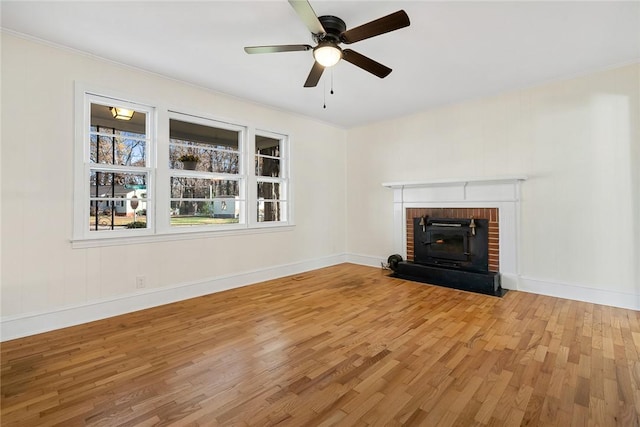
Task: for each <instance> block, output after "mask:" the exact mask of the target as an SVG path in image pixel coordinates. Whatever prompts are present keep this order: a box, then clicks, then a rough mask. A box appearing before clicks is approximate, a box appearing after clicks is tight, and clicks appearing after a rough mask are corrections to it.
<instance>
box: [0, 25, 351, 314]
mask: <svg viewBox="0 0 640 427" xmlns="http://www.w3.org/2000/svg"><path fill="white" fill-rule="evenodd" d="M74 81H80V82H83V83H85V84H88V85H92V86H94V87H95V86H97V87H104V88H108V89H113V90H116V91H117V92H119V93H123V94H129V95H130V96H131V97H132V98H133V99H141V100H142V101H147V100H150V101H151V102H154V101H156V100H157V101H158V102H162V103H164V104H168V105H171V106H172V107H173V108H177V109H181V110H182V111H184V112H187V113H189V112H195V113H199V114H202V113H204V114H209V115H211V116H213V117H218V118H222V119H227V120H230V121H232V122H236V123H239V124H249V125H255V126H259V127H260V128H262V129H267V130H269V129H271V130H274V131H279V132H287V133H289V134H290V136H291V157H292V158H293V163H292V166H291V167H292V170H291V172H292V183H293V197H294V203H295V204H294V209H295V218H296V226H295V227H294V228H293V230H292V231H284V232H273V233H264V234H245V235H234V236H226V237H221V236H215V235H212V236H211V237H210V238H200V239H193V240H182V241H171V242H158V243H149V244H139V245H128V246H119V247H102V248H91V249H72V247H71V243H70V238H71V236H72V213H73V194H72V191H73V162H72V161H73V144H74V139H73V138H74V103H73V101H74ZM344 150H345V131H344V130H342V129H338V128H335V127H332V126H328V125H326V124H322V123H319V122H316V121H312V120H309V119H306V118H302V117H300V116H296V115H292V114H286V113H283V112H279V111H276V110H273V109H270V108H266V107H262V106H258V105H256V104H252V103H249V102H244V101H241V100H238V99H234V98H231V97H228V96H224V95H220V94H217V93H214V92H210V91H206V90H202V89H200V88H197V87H194V86H189V85H186V84H182V83H179V82H176V81H172V80H169V79H165V78H162V77H159V76H155V75H152V74H149V73H145V72H141V71H137V70H133V69H131V68H127V67H122V66H119V65H116V64H113V63H109V62H105V61H102V60H98V59H93V58H91V57H89V56H85V55H80V54H77V53H74V52H71V51H67V50H60V49H57V48H53V47H50V46H46V45H43V44H39V43H34V42H31V41H26V40H23V39H20V38H16V37H13V36H11V35H7V34H3V35H2V233H1V235H2V237H1V238H2V276H1V277H2V316H3V317H5V316H11V315H20V314H23V313H33V312H46V311H51V310H56V309H59V308H60V307H65V306H69V305H71V306H73V305H83V304H86V303H91V302H93V301H98V300H102V299H105V298H114V297H118V296H127V295H131V294H132V293H135V292H136V291H137V290H136V289H135V277H136V276H137V275H146V276H147V281H148V285H147V288H148V289H147V291H149V290H153V289H154V288H162V287H166V286H175V285H180V284H183V283H192V282H197V281H206V280H209V279H214V278H217V277H225V276H233V275H235V274H239V273H246V272H247V271H259V270H261V269H267V268H270V267H274V266H281V265H288V264H293V263H304V262H306V261H308V260H317V259H320V258H323V257H330V256H333V255H340V256H344V252H345V249H346V246H345V245H346V243H345V240H346V238H345V236H346V230H345V219H344V218H345V215H346V210H345V209H346V208H345V199H346V196H345V184H344V183H345V158H346V155H345V152H344Z"/></svg>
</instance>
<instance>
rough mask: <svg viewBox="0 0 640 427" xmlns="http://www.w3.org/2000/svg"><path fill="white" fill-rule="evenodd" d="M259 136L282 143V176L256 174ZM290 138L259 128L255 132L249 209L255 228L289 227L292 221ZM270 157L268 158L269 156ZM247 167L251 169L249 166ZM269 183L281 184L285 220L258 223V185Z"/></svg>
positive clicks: (252, 146)
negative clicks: (257, 140)
mask: <svg viewBox="0 0 640 427" xmlns="http://www.w3.org/2000/svg"><path fill="white" fill-rule="evenodd" d="M258 136H263V137H266V138H271V139H276V140H278V141H280V157H279V160H280V176H279V177H269V176H260V175H258V174H257V173H256V167H255V162H256V159H257V157H258V154H257V153H256V147H255V142H256V138H257V137H258ZM289 145H290V144H289V136H288V135H286V134H284V133H277V132H273V131H268V130H264V129H260V128H257V129H255V130H254V132H253V135H252V138H251V147H250V149H251V154H250V156H251V174H250V176H251V178H252V179H250V184H249V185H250V191H252V192H253V193H252V196H253V197H251V205H252V206H251V209H249V215H250V216H249V221H250V223H251V226H253V227H278V226H283V225H288V224H289V223H290V222H291V221H292V209H291V190H290V171H289V168H290V164H291V162H290V161H289ZM267 157H268V156H267ZM247 167H249V166H248V165H247ZM260 182H268V183H274V184H280V199H278V200H277V201H278V202H279V203H284V206H285V208H284V220H281V221H258V202H259V198H258V183H260Z"/></svg>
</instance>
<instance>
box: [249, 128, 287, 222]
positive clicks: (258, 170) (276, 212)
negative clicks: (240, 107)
mask: <svg viewBox="0 0 640 427" xmlns="http://www.w3.org/2000/svg"><path fill="white" fill-rule="evenodd" d="M284 144H285V137H284V136H283V135H276V134H272V133H266V132H256V137H255V176H256V186H257V201H256V203H257V218H256V221H257V222H283V221H287V184H288V177H287V170H286V168H285V164H286V162H285V159H284V153H285V152H286V150H285V147H284Z"/></svg>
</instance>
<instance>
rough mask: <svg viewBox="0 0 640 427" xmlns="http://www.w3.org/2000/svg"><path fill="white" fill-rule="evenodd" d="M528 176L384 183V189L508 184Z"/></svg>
mask: <svg viewBox="0 0 640 427" xmlns="http://www.w3.org/2000/svg"><path fill="white" fill-rule="evenodd" d="M526 179H527V176H526V175H505V176H490V177H479V178H447V179H434V180H430V181H404V182H383V183H382V186H383V187H388V188H394V189H395V188H418V187H437V186H446V185H459V184H471V183H485V184H508V183H513V182H517V181H526Z"/></svg>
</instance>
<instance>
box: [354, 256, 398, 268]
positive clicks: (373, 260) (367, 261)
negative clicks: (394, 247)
mask: <svg viewBox="0 0 640 427" xmlns="http://www.w3.org/2000/svg"><path fill="white" fill-rule="evenodd" d="M346 256H347V262H350V263H352V264H359V265H366V266H368V267H381V265H380V263H381V262H385V263H386V262H387V258H388V257H386V256H375V255H362V254H351V253H348V254H346Z"/></svg>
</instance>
